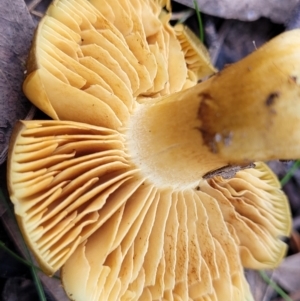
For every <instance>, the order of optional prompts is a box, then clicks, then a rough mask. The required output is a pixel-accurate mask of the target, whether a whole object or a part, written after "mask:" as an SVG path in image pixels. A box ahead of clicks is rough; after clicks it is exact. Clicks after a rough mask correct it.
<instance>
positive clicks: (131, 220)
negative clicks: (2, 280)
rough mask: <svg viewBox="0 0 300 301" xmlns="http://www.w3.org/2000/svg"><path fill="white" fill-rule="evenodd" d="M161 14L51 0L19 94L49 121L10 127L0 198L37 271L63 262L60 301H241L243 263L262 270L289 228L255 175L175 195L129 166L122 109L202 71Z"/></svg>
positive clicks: (126, 4) (272, 188) (143, 4)
mask: <svg viewBox="0 0 300 301" xmlns="http://www.w3.org/2000/svg"><path fill="white" fill-rule="evenodd" d="M162 5H168V2H167V1H152V0H142V1H135V0H131V1H129V0H125V1H117V0H115V1H113V0H110V1H108V0H101V1H99V0H91V1H85V0H76V1H75V0H68V1H67V0H57V1H54V2H53V3H52V4H51V6H50V7H49V9H48V11H47V15H46V17H45V18H44V19H43V20H42V21H41V23H40V25H39V27H38V29H37V31H36V35H35V39H34V43H33V47H32V50H31V54H30V59H29V68H28V75H27V77H26V79H25V82H24V85H23V88H24V92H25V93H26V95H27V96H28V98H29V99H30V100H31V101H32V102H33V103H34V104H36V105H37V106H38V107H39V108H40V109H41V110H43V111H44V112H45V113H46V114H48V115H49V116H50V117H51V118H53V119H55V120H34V121H23V122H20V123H19V125H18V126H17V127H16V128H15V131H14V134H13V137H12V139H11V146H10V154H9V159H8V164H9V166H8V187H9V190H10V195H11V200H12V202H13V203H14V206H15V213H16V216H17V219H18V222H19V224H20V227H21V230H22V232H23V235H24V237H25V239H26V241H27V243H28V245H29V246H30V248H31V250H32V251H33V253H34V254H35V256H36V257H37V259H38V261H39V263H40V265H41V267H42V268H43V270H44V271H45V272H46V273H48V274H53V273H54V272H55V271H57V270H58V269H59V268H61V267H63V270H62V281H63V285H64V288H65V290H66V292H67V293H68V295H69V297H70V298H71V299H74V300H160V299H165V300H189V299H192V300H235V301H236V300H252V297H251V293H250V291H249V287H248V284H247V282H246V280H245V277H244V274H243V267H248V268H271V267H274V266H276V265H277V264H278V263H279V262H280V260H281V258H282V257H283V256H284V254H285V251H286V245H285V244H284V243H283V242H282V241H281V240H280V239H279V238H280V237H282V236H286V235H288V234H289V233H290V228H291V222H290V212H289V207H288V205H287V200H286V197H285V196H284V194H283V193H282V191H281V190H280V185H279V183H278V181H277V179H276V177H275V176H274V175H273V174H272V172H271V171H270V170H269V169H268V167H267V166H266V165H265V164H263V163H257V164H256V168H255V169H247V170H243V171H240V172H238V173H237V174H236V176H235V177H233V178H231V179H223V178H221V177H215V178H212V179H209V180H201V187H200V190H199V188H198V187H193V188H188V189H183V190H180V189H174V188H173V187H168V186H163V187H160V186H157V185H155V184H154V183H153V182H152V181H150V180H149V179H148V178H147V176H145V174H144V173H143V171H142V170H141V169H139V168H138V167H137V166H136V165H135V164H134V163H133V162H132V161H131V153H130V151H129V149H128V145H127V139H128V137H127V134H126V133H127V132H126V127H127V125H128V122H129V120H130V117H131V115H132V114H133V113H134V111H135V108H136V107H137V106H140V105H142V104H143V103H145V102H149V101H151V99H156V98H158V97H164V96H167V95H170V94H173V93H175V92H178V91H181V90H183V89H186V88H188V87H190V86H192V85H195V84H196V83H197V81H198V79H199V76H201V77H202V76H207V75H209V74H211V73H213V72H214V71H215V70H214V68H213V67H212V66H211V64H210V62H209V60H208V58H207V55H206V54H203V53H202V52H201V50H197V49H198V48H197V47H198V46H197V45H198V44H197V43H194V42H192V40H190V39H188V38H187V36H189V34H185V31H184V29H183V28H182V27H180V26H178V27H177V28H175V30H174V28H172V27H171V26H170V25H169V23H168V21H169V17H170V14H169V13H166V12H164V11H162ZM199 61H200V62H201V63H199ZM201 70H202V71H201ZM203 70H204V71H203ZM249 238H251V239H249Z"/></svg>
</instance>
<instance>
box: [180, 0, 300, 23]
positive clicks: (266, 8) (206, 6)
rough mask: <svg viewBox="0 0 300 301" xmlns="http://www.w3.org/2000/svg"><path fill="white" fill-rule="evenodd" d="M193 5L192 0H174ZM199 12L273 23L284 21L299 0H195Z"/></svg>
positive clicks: (227, 17)
mask: <svg viewBox="0 0 300 301" xmlns="http://www.w3.org/2000/svg"><path fill="white" fill-rule="evenodd" d="M175 1H176V2H179V3H181V4H184V5H187V6H189V7H194V2H193V0H175ZM197 2H198V7H199V9H200V11H201V12H204V13H206V14H209V15H213V16H217V17H222V18H226V19H238V20H242V21H254V20H257V19H258V18H260V17H267V18H270V19H271V20H272V21H273V22H275V23H284V22H286V21H287V20H286V18H287V16H289V14H290V12H291V11H292V10H293V9H294V8H295V6H296V5H297V4H298V3H300V1H299V0H290V1H284V2H282V1H280V0H266V1H261V0H215V1H208V0H197Z"/></svg>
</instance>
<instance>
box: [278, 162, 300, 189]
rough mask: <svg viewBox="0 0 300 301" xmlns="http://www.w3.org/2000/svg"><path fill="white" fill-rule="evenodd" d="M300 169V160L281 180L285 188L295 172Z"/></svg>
mask: <svg viewBox="0 0 300 301" xmlns="http://www.w3.org/2000/svg"><path fill="white" fill-rule="evenodd" d="M299 167H300V160H297V161H296V162H295V163H294V164H293V166H292V167H291V168H290V169H289V171H288V172H287V173H286V175H285V176H284V177H283V178H282V179H281V181H280V184H281V186H282V187H283V186H284V185H285V184H286V183H288V181H289V180H290V179H291V178H292V176H293V175H294V173H295V171H296V170H297V169H298V168H299Z"/></svg>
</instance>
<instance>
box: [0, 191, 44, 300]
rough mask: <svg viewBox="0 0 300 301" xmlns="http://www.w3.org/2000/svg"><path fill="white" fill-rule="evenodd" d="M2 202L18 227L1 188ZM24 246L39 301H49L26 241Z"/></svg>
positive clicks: (0, 197) (0, 198)
mask: <svg viewBox="0 0 300 301" xmlns="http://www.w3.org/2000/svg"><path fill="white" fill-rule="evenodd" d="M0 200H1V202H2V203H4V205H5V207H6V209H7V212H8V214H9V216H10V218H11V219H12V220H13V221H14V222H15V224H16V225H17V221H16V219H15V215H14V213H13V212H12V210H11V208H10V206H9V205H8V203H9V201H8V200H7V199H6V197H5V195H4V193H3V191H2V189H1V188H0ZM17 228H18V229H19V227H17ZM19 233H20V236H21V238H23V236H22V234H21V231H20V230H19ZM22 245H23V249H24V252H25V256H26V257H27V258H28V263H29V265H30V270H31V275H32V278H33V281H34V284H35V287H36V290H37V293H38V296H39V300H40V301H47V299H46V296H45V292H44V289H43V286H42V283H41V280H40V278H39V276H38V274H37V270H36V268H35V266H34V263H33V261H32V258H31V254H30V252H29V249H28V247H27V245H26V243H25V242H24V240H22Z"/></svg>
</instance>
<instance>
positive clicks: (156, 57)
mask: <svg viewBox="0 0 300 301" xmlns="http://www.w3.org/2000/svg"><path fill="white" fill-rule="evenodd" d="M161 12H162V7H161V6H160V5H159V4H158V3H156V2H155V1H128V0H123V1H106V0H103V1H96V0H94V1H90V2H89V1H85V0H80V1H75V0H56V1H54V2H53V3H52V4H51V5H50V7H49V9H48V11H47V13H46V16H45V17H44V18H43V19H42V21H41V22H40V24H39V26H38V28H37V31H36V34H35V38H34V42H33V46H32V48H31V53H30V58H29V60H28V70H27V74H28V75H27V77H26V79H25V82H24V84H23V89H24V93H25V94H26V95H27V97H28V98H29V99H30V100H31V101H32V102H33V103H34V104H35V105H36V106H38V107H39V108H40V109H41V110H42V111H44V112H45V113H46V114H48V115H49V116H50V117H52V118H53V119H62V120H73V121H80V122H86V123H88V124H94V125H100V126H105V127H109V128H114V129H117V128H119V127H121V126H124V124H126V121H127V120H128V117H129V114H130V113H131V112H132V110H133V108H134V106H135V103H136V102H137V101H139V100H142V99H144V97H147V98H148V97H158V96H163V95H168V94H170V93H173V92H176V91H180V90H182V89H183V88H187V87H190V86H193V85H195V84H196V83H197V80H198V73H199V72H198V69H197V70H196V69H195V66H193V64H190V62H187V59H188V60H191V59H192V60H194V59H195V58H197V59H200V62H201V61H203V64H202V66H207V67H206V68H204V69H205V70H206V74H212V73H213V72H215V70H214V69H213V68H212V67H211V68H210V67H208V66H209V62H208V61H207V58H205V56H201V55H199V53H200V52H201V51H198V52H197V50H193V48H196V47H198V46H199V45H194V44H191V43H190V42H189V41H185V42H184V43H182V39H181V40H178V36H177V35H176V33H175V31H174V29H173V28H172V27H171V26H170V25H169V22H168V21H169V19H170V13H163V14H162V15H161ZM181 35H182V31H181ZM182 47H184V48H187V49H186V50H183V48H182ZM190 53H192V55H191V54H190ZM195 53H196V54H195ZM197 53H198V54H197ZM200 64H201V63H200ZM190 65H192V68H190V67H189V66H190ZM78 107H84V108H85V109H84V110H82V111H80V114H79V113H78V109H77V108H78Z"/></svg>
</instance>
